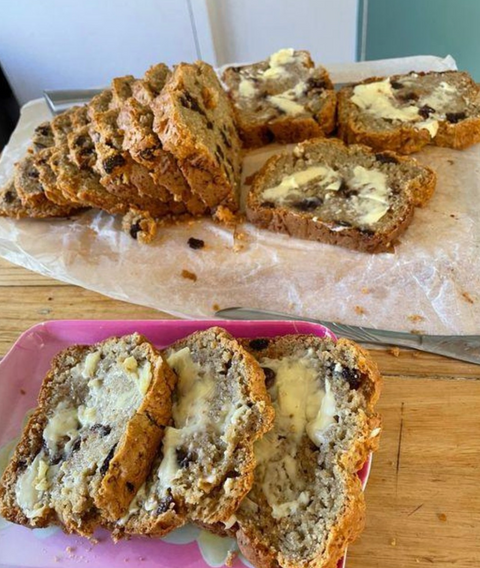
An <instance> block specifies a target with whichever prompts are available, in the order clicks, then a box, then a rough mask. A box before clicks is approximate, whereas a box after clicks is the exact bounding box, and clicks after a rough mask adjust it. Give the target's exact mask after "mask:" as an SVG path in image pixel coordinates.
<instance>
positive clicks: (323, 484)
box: [227, 335, 381, 568]
mask: <svg viewBox="0 0 480 568" xmlns="http://www.w3.org/2000/svg"><path fill="white" fill-rule="evenodd" d="M244 346H245V348H246V349H248V350H249V351H250V352H251V353H252V354H253V355H255V357H256V358H257V360H258V361H259V363H260V365H261V366H262V367H263V369H264V372H265V376H266V382H267V387H268V392H269V394H270V396H271V399H272V402H273V405H274V408H275V413H276V416H275V423H274V427H273V429H272V430H270V432H268V433H267V434H266V435H265V436H264V437H263V438H262V439H260V440H259V441H257V442H256V444H255V456H256V459H257V466H256V469H255V482H254V485H253V487H252V490H251V491H250V493H249V494H248V495H247V496H246V497H245V499H244V500H243V501H242V503H241V504H240V507H239V509H238V510H237V512H236V513H235V515H234V517H233V518H232V519H231V520H230V521H229V523H228V525H227V526H229V527H230V528H229V529H228V531H229V532H230V534H234V535H235V536H236V538H237V542H238V545H239V547H240V550H241V551H242V552H243V554H244V555H245V556H246V558H247V559H248V560H249V561H250V562H252V563H253V565H254V566H256V567H257V568H267V567H268V568H273V567H277V568H278V567H282V568H307V567H309V568H310V567H312V566H315V567H318V568H335V567H336V566H337V562H338V560H339V559H340V558H341V557H342V556H343V554H344V553H345V549H346V547H347V545H348V544H349V543H350V542H352V541H353V540H354V539H355V538H357V536H358V535H359V533H360V532H361V530H362V528H363V524H364V516H365V504H364V497H363V492H362V489H361V484H360V481H359V478H358V476H357V475H356V472H357V471H358V470H359V469H360V467H361V466H362V465H363V464H364V462H365V460H366V459H367V457H368V455H369V453H370V452H372V451H373V450H375V449H376V448H377V446H378V440H379V434H380V430H381V427H380V418H379V416H378V415H377V414H376V413H375V411H374V406H375V403H376V401H377V399H378V396H379V392H380V386H381V378H380V375H379V372H378V369H377V367H376V365H375V363H374V362H373V361H372V360H371V359H370V357H369V356H368V354H367V353H366V352H365V351H364V350H363V349H361V348H360V347H359V346H358V345H356V344H354V343H353V342H351V341H348V340H345V339H340V340H338V341H337V342H336V343H335V342H333V341H332V340H330V339H328V338H324V339H322V338H319V337H316V336H306V335H303V336H302V335H291V336H284V337H277V338H264V339H263V338H258V339H254V340H245V341H244Z"/></svg>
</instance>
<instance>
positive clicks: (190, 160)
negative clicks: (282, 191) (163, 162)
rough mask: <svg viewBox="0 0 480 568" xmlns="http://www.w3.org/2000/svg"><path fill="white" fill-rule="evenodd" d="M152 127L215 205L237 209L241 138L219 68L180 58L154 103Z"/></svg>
mask: <svg viewBox="0 0 480 568" xmlns="http://www.w3.org/2000/svg"><path fill="white" fill-rule="evenodd" d="M152 108H153V112H154V115H155V118H154V122H153V129H154V131H155V132H156V133H157V135H158V137H159V138H160V140H161V142H162V145H163V148H164V149H165V150H166V151H167V152H170V153H171V154H173V156H174V157H175V159H176V160H177V163H178V165H179V167H180V169H181V171H182V173H183V175H184V176H185V179H186V180H187V183H188V185H189V186H190V188H191V190H192V192H193V193H194V194H195V195H196V196H198V197H199V198H200V199H201V200H202V201H203V202H204V203H205V205H206V206H207V207H209V208H210V209H212V210H214V209H215V208H216V207H218V206H226V207H228V208H230V209H232V210H234V211H236V210H237V209H238V190H239V184H240V175H241V147H240V139H239V137H238V134H237V130H236V128H235V122H234V116H233V111H232V108H231V106H230V102H229V100H228V97H227V95H226V93H225V91H224V90H223V88H222V86H221V84H220V82H219V80H218V77H217V75H216V73H215V71H214V69H213V68H212V67H211V66H210V65H208V64H207V63H204V62H203V61H198V62H196V63H194V64H187V63H181V64H180V65H178V66H177V67H176V68H175V70H174V71H173V73H172V75H171V76H170V78H169V79H168V81H167V83H166V84H165V87H164V88H163V90H162V92H161V93H160V95H159V96H158V97H157V98H156V99H155V101H154V103H153V105H152Z"/></svg>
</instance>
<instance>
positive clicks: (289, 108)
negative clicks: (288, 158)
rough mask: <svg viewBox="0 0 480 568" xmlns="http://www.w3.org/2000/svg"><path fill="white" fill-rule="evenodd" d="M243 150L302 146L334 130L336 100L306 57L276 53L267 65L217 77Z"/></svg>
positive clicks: (245, 67)
mask: <svg viewBox="0 0 480 568" xmlns="http://www.w3.org/2000/svg"><path fill="white" fill-rule="evenodd" d="M222 80H223V82H224V84H225V85H226V88H227V91H228V94H229V96H230V99H231V101H232V103H233V107H234V110H235V115H236V119H237V126H238V129H239V132H240V137H241V138H242V140H243V142H244V144H245V146H247V147H249V148H251V147H257V146H264V145H265V144H268V143H269V142H272V141H277V142H282V143H286V142H301V141H302V140H306V139H307V138H314V137H318V136H324V135H325V134H329V133H330V132H332V130H333V129H334V128H335V108H336V95H335V91H334V90H333V85H332V82H331V81H330V78H329V76H328V73H327V71H326V70H325V69H323V67H315V66H314V63H313V61H312V59H311V58H310V54H309V53H308V52H307V51H294V50H293V49H281V50H280V51H278V52H277V53H274V54H273V55H272V56H271V57H270V58H269V59H268V60H266V61H261V62H259V63H254V64H251V65H243V66H240V67H228V68H227V69H226V70H225V72H224V73H223V75H222Z"/></svg>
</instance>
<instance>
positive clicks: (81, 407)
mask: <svg viewBox="0 0 480 568" xmlns="http://www.w3.org/2000/svg"><path fill="white" fill-rule="evenodd" d="M174 383H175V376H174V374H173V373H172V371H171V370H170V368H169V367H168V366H167V365H166V363H165V361H164V359H163V357H162V356H161V354H160V353H159V352H158V351H157V350H156V349H155V348H154V347H153V346H152V345H151V344H150V343H149V342H148V341H147V340H146V339H145V338H144V337H142V336H141V335H138V334H133V335H129V336H125V337H122V338H111V339H108V340H106V341H103V342H102V343H98V344H96V345H92V346H73V347H70V348H68V349H66V350H64V351H62V352H61V353H60V354H59V355H57V356H56V357H55V359H54V360H53V362H52V366H51V369H50V371H49V373H48V374H47V376H46V378H45V380H44V382H43V385H42V388H41V391H40V394H39V399H38V407H37V409H36V410H35V412H34V413H33V415H32V416H31V418H30V420H29V422H28V424H27V426H26V427H25V430H24V432H23V436H22V439H21V441H20V443H19V444H18V446H17V448H16V450H15V453H14V455H13V457H12V459H11V461H10V463H9V465H8V467H7V469H6V470H5V473H4V475H3V477H2V480H1V483H0V513H1V515H2V516H3V517H4V518H6V519H7V520H10V521H12V522H15V523H19V524H23V525H26V526H29V527H44V526H47V525H51V524H61V525H63V527H64V529H65V530H66V531H67V532H77V533H80V534H83V535H90V534H91V533H92V532H93V530H94V529H95V527H96V526H97V525H98V524H99V523H102V524H103V523H105V522H106V521H115V520H116V519H118V518H120V517H121V516H122V515H124V514H125V511H126V510H127V509H128V506H129V504H130V501H131V500H132V498H133V497H134V495H135V493H136V491H137V490H138V488H139V487H140V486H141V485H142V484H143V482H144V481H145V478H146V476H147V474H148V471H149V469H150V467H151V463H152V460H153V458H154V455H155V453H156V451H157V448H158V445H159V443H160V441H161V438H162V436H163V433H164V428H165V426H166V425H167V424H168V422H169V420H170V415H171V392H172V389H173V386H174Z"/></svg>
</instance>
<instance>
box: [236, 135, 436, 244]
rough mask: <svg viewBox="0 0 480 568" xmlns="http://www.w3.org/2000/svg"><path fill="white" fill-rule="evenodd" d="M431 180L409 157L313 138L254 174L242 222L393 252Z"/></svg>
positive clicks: (431, 174) (433, 180)
mask: <svg viewBox="0 0 480 568" xmlns="http://www.w3.org/2000/svg"><path fill="white" fill-rule="evenodd" d="M435 183H436V176H435V174H434V172H433V171H432V170H431V169H429V168H428V167H426V166H421V165H420V164H419V163H418V162H417V161H416V160H414V159H413V158H407V157H402V156H398V155H396V154H394V153H392V152H378V153H375V152H374V151H372V150H371V149H370V148H368V147H366V146H361V145H352V146H346V145H345V144H343V143H342V142H341V141H339V140H336V139H328V140H327V139H314V140H308V141H306V142H302V143H300V144H298V145H297V146H296V147H295V148H294V149H293V150H292V151H290V152H285V153H282V154H277V155H275V156H272V157H271V158H270V159H269V160H268V161H267V162H266V163H265V165H264V166H263V167H262V168H261V169H260V171H259V172H258V173H257V174H256V176H255V178H254V180H253V182H252V186H251V188H250V191H249V194H248V197H247V218H248V219H249V220H250V221H251V222H252V223H254V224H255V225H258V226H259V227H262V228H265V229H269V230H271V231H276V232H281V233H287V234H289V235H291V236H294V237H299V238H303V239H310V240H314V241H320V242H324V243H330V244H337V245H341V246H344V247H348V248H352V249H355V250H360V251H366V252H382V251H388V250H389V249H391V248H392V246H393V244H394V243H395V240H396V239H397V238H398V237H399V236H400V235H401V234H402V233H403V231H404V230H405V229H406V228H407V226H408V225H409V224H410V222H411V220H412V217H413V213H414V209H415V206H416V205H423V204H425V203H426V202H427V201H428V199H429V198H430V197H431V195H432V194H433V191H434V189H435Z"/></svg>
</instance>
